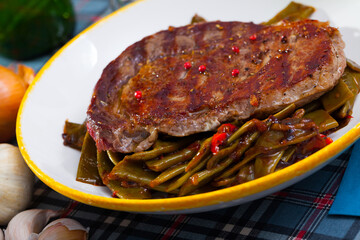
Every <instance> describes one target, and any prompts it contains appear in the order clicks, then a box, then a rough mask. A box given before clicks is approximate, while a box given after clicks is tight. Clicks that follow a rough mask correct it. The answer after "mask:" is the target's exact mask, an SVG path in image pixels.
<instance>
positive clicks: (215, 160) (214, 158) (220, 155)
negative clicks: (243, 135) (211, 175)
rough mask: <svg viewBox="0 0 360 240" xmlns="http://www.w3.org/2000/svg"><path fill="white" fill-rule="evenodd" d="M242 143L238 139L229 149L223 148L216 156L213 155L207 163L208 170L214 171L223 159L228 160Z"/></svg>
mask: <svg viewBox="0 0 360 240" xmlns="http://www.w3.org/2000/svg"><path fill="white" fill-rule="evenodd" d="M239 142H240V139H238V140H237V141H235V142H234V143H233V144H232V145H230V146H229V147H227V148H223V149H221V150H220V151H219V152H218V153H217V154H216V155H213V156H212V157H211V158H210V159H209V161H208V162H207V165H206V168H207V169H212V168H214V167H215V166H216V164H218V162H219V161H220V160H221V159H224V158H226V157H227V156H229V155H230V154H231V153H232V152H234V151H235V149H236V148H237V146H238V144H239Z"/></svg>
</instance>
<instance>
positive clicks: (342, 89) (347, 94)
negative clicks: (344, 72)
mask: <svg viewBox="0 0 360 240" xmlns="http://www.w3.org/2000/svg"><path fill="white" fill-rule="evenodd" d="M353 97H354V94H353V93H352V91H351V90H350V89H349V87H348V86H347V84H346V83H345V82H344V80H343V79H340V81H339V83H338V84H337V85H336V86H335V87H334V88H333V89H332V90H331V91H330V92H327V93H325V94H324V95H323V96H322V97H321V98H320V100H321V102H322V105H323V107H324V109H325V110H326V111H327V112H328V113H332V112H334V111H335V110H337V109H339V108H340V107H341V106H342V105H344V103H345V102H346V101H347V100H349V99H351V98H353Z"/></svg>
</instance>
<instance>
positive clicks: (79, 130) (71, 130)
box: [62, 121, 86, 150]
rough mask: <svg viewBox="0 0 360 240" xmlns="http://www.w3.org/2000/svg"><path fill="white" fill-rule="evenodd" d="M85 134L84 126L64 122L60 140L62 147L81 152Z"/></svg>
mask: <svg viewBox="0 0 360 240" xmlns="http://www.w3.org/2000/svg"><path fill="white" fill-rule="evenodd" d="M85 134H86V125H85V123H83V124H78V123H73V122H69V121H65V126H64V133H63V134H62V138H63V140H64V145H65V146H69V147H71V148H74V149H77V150H81V148H82V145H83V142H84V138H85Z"/></svg>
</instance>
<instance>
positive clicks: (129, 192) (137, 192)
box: [97, 151, 151, 199]
mask: <svg viewBox="0 0 360 240" xmlns="http://www.w3.org/2000/svg"><path fill="white" fill-rule="evenodd" d="M97 166H98V170H99V175H100V177H101V179H102V181H103V183H104V184H105V185H106V186H107V187H108V188H109V189H110V190H111V191H112V192H113V195H116V196H117V197H118V198H120V199H146V198H151V194H150V191H149V190H148V189H146V188H143V187H129V188H125V187H122V186H121V182H120V181H117V180H109V179H108V174H109V173H110V172H111V170H112V168H113V167H114V165H113V164H112V162H111V161H110V159H109V157H108V155H107V154H106V152H104V151H100V152H98V153H97Z"/></svg>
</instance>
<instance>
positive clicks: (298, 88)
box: [87, 20, 346, 152]
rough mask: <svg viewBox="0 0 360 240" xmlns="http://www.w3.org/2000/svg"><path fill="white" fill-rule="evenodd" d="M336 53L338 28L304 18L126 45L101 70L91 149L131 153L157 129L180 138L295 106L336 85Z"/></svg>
mask: <svg viewBox="0 0 360 240" xmlns="http://www.w3.org/2000/svg"><path fill="white" fill-rule="evenodd" d="M343 48H344V43H343V41H342V40H341V36H340V33H339V31H338V30H337V29H335V28H332V27H329V26H328V24H327V23H323V22H318V21H312V20H304V21H299V22H293V23H286V22H285V23H281V24H278V25H274V26H263V25H257V24H254V23H243V22H206V23H199V24H195V25H188V26H184V27H179V28H172V27H171V28H169V29H168V30H166V31H161V32H158V33H156V34H154V35H151V36H148V37H145V38H144V39H142V40H141V41H139V42H136V43H134V44H133V45H131V46H130V47H128V48H127V49H126V50H125V51H124V52H123V53H122V54H121V55H120V56H119V57H118V58H116V59H115V60H114V61H112V62H111V63H110V64H109V65H108V66H107V67H106V68H105V69H104V71H103V73H102V76H101V78H100V80H99V81H98V83H97V85H96V87H95V91H94V94H93V98H92V101H91V104H90V106H89V109H88V112H87V114H88V118H87V128H88V131H89V133H90V134H91V136H92V137H93V138H94V140H95V141H96V144H97V147H98V149H99V150H113V151H119V152H134V151H135V152H136V151H142V150H145V149H147V148H149V147H150V146H151V145H152V144H153V143H154V141H155V140H156V139H157V137H158V133H159V132H161V133H165V134H169V135H172V136H187V135H190V134H193V133H198V132H204V131H209V130H214V129H215V128H216V127H218V126H219V125H220V124H221V123H222V122H226V121H231V120H233V119H247V118H249V117H251V116H259V115H261V116H264V115H266V114H272V113H274V112H276V111H278V110H280V109H282V108H284V107H285V106H287V105H288V104H290V103H296V104H297V105H298V106H300V105H303V104H305V103H308V102H310V101H312V100H313V99H315V98H318V97H319V96H321V95H322V94H323V93H324V92H326V91H328V90H330V89H331V88H332V87H333V86H334V85H335V84H336V83H337V82H338V79H339V77H340V76H341V74H342V73H343V71H344V68H345V65H346V60H345V56H344V52H343ZM185 63H186V64H185ZM201 65H203V66H201ZM200 66H201V67H200ZM234 69H235V70H234Z"/></svg>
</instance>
